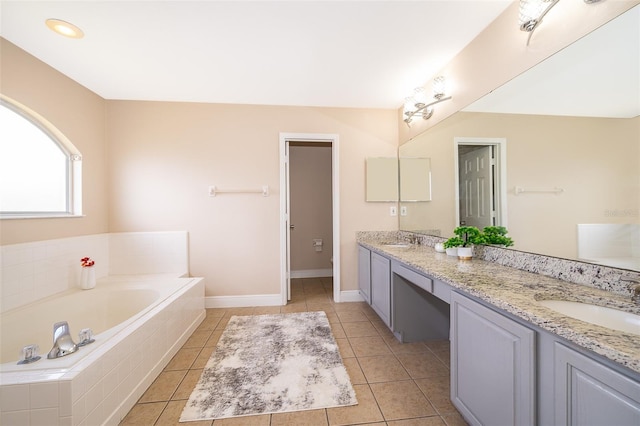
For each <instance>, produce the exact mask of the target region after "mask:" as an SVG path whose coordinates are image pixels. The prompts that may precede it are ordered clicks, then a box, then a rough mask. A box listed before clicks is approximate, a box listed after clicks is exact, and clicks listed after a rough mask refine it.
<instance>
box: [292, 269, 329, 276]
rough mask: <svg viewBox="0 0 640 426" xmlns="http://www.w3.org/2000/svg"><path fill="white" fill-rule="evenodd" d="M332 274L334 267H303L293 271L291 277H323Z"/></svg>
mask: <svg viewBox="0 0 640 426" xmlns="http://www.w3.org/2000/svg"><path fill="white" fill-rule="evenodd" d="M332 276H333V269H301V270H298V271H291V278H322V277H332Z"/></svg>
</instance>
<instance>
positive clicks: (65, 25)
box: [45, 19, 84, 38]
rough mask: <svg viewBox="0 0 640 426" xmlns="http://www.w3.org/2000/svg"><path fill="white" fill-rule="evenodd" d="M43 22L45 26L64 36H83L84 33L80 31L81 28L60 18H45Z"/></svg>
mask: <svg viewBox="0 0 640 426" xmlns="http://www.w3.org/2000/svg"><path fill="white" fill-rule="evenodd" d="M45 22H46V24H47V27H49V28H50V29H51V30H53V31H55V32H57V33H58V34H60V35H63V36H65V37H70V38H82V37H84V33H83V32H82V30H81V29H80V28H78V27H76V26H75V25H73V24H70V23H69V22H66V21H62V20H60V19H47V20H46V21H45Z"/></svg>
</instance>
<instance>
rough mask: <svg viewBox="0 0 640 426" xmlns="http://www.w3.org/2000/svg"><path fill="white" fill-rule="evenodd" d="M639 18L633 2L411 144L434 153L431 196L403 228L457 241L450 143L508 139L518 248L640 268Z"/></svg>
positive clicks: (410, 149) (409, 148) (417, 152)
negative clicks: (464, 140) (462, 139)
mask: <svg viewBox="0 0 640 426" xmlns="http://www.w3.org/2000/svg"><path fill="white" fill-rule="evenodd" d="M639 23H640V6H636V7H635V8H633V9H631V10H629V11H628V12H626V13H624V14H623V15H621V16H619V17H618V18H616V19H614V20H612V21H611V22H609V23H608V24H606V25H604V26H603V27H601V28H599V29H597V30H596V31H594V32H592V33H591V34H589V35H587V36H585V37H583V38H582V39H580V40H578V41H577V42H576V43H574V44H573V45H571V46H569V47H567V48H566V49H564V50H562V51H560V52H559V53H557V54H556V55H554V56H552V57H550V58H549V59H547V60H546V61H544V62H542V63H541V64H539V65H537V66H536V67H534V68H532V69H531V70H529V71H527V72H526V73H524V74H522V75H521V76H520V77H517V78H516V79H514V80H512V81H511V82H509V83H507V84H505V85H504V86H502V87H500V88H499V89H496V90H494V91H493V92H492V93H491V94H489V95H487V96H485V97H484V98H483V99H480V100H479V101H477V102H476V103H474V104H473V105H471V106H469V107H468V108H466V109H465V110H463V111H461V112H458V113H457V114H454V115H453V116H451V117H449V118H447V119H446V120H444V121H442V122H441V123H439V124H438V125H436V126H434V127H433V128H431V129H429V130H428V131H426V132H425V133H423V134H421V135H418V136H417V137H415V138H414V139H412V140H411V141H409V142H407V143H405V144H403V145H402V146H401V147H400V150H399V152H400V156H422V157H430V158H431V168H432V175H433V184H432V193H433V200H432V201H431V202H430V203H416V205H415V206H410V209H409V211H408V213H407V216H401V217H400V229H402V230H409V231H418V232H426V233H430V234H435V235H441V236H443V237H448V236H450V235H451V234H452V232H453V229H454V228H455V226H456V209H457V203H456V197H455V192H456V187H455V166H454V143H453V141H454V139H455V138H459V137H478V138H504V139H505V140H506V141H507V143H508V146H509V152H508V155H507V163H508V169H507V171H506V172H507V175H506V181H505V182H506V187H507V188H506V191H507V194H506V195H507V204H508V206H507V209H506V215H507V222H508V229H509V235H510V236H511V237H512V238H513V239H514V241H515V246H514V248H515V249H517V250H521V251H527V252H533V253H540V254H545V255H548V256H556V257H562V258H568V259H579V260H584V261H588V262H592V263H599V264H606V265H611V266H615V267H620V268H625V269H633V270H640V116H639V111H640V59H639V58H638V54H639V53H640V26H639ZM578 83H579V84H578ZM516 188H520V189H522V188H524V189H525V192H521V191H516ZM557 188H561V189H562V191H556V189H557ZM527 190H528V191H527Z"/></svg>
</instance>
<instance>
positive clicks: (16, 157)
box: [0, 95, 82, 219]
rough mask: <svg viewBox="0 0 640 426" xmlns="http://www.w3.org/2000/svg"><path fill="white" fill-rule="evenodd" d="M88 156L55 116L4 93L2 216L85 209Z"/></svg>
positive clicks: (0, 110) (0, 117)
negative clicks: (84, 170)
mask: <svg viewBox="0 0 640 426" xmlns="http://www.w3.org/2000/svg"><path fill="white" fill-rule="evenodd" d="M81 173H82V157H81V155H80V152H79V151H78V150H77V149H76V148H75V147H74V146H73V144H71V142H70V141H69V140H68V139H67V138H66V137H65V136H64V135H63V134H62V133H61V132H60V131H59V130H58V129H56V128H55V127H54V126H53V125H52V124H51V123H50V122H48V121H47V120H46V119H44V118H43V117H42V116H40V115H38V114H37V113H35V112H34V111H31V110H30V109H28V108H27V107H25V106H24V105H21V104H19V103H18V102H16V101H14V100H12V99H9V98H8V97H6V96H4V95H0V218H2V219H14V218H28V217H65V216H79V215H81V214H82V200H81V198H82V190H81V183H82V182H81V180H82V179H81Z"/></svg>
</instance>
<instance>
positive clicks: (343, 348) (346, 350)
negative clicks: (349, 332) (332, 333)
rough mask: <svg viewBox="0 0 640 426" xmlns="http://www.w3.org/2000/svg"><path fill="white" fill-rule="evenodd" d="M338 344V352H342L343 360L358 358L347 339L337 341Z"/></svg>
mask: <svg viewBox="0 0 640 426" xmlns="http://www.w3.org/2000/svg"><path fill="white" fill-rule="evenodd" d="M336 343H337V344H338V351H340V356H341V357H342V359H345V358H353V357H355V356H356V355H355V354H354V353H353V349H351V344H350V343H349V340H347V339H346V338H342V339H336Z"/></svg>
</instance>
